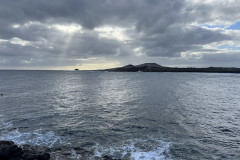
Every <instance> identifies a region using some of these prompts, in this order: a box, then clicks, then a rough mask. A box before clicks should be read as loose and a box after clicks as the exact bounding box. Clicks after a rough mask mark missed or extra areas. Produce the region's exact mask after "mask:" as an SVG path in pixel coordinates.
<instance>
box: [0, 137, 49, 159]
mask: <svg viewBox="0 0 240 160" xmlns="http://www.w3.org/2000/svg"><path fill="white" fill-rule="evenodd" d="M49 159H50V154H49V153H47V152H42V151H39V150H36V149H35V148H34V147H31V146H25V147H23V148H20V147H18V146H17V145H15V144H14V143H13V142H12V141H0V160H49Z"/></svg>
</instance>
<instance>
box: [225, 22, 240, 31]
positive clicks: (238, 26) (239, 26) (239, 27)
mask: <svg viewBox="0 0 240 160" xmlns="http://www.w3.org/2000/svg"><path fill="white" fill-rule="evenodd" d="M227 29H229V30H240V21H239V22H237V23H234V24H232V25H230V26H229V27H228V28H227Z"/></svg>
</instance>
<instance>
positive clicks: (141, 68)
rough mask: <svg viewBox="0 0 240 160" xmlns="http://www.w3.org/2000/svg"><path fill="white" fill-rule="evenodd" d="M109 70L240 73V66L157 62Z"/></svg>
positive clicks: (110, 70)
mask: <svg viewBox="0 0 240 160" xmlns="http://www.w3.org/2000/svg"><path fill="white" fill-rule="evenodd" d="M104 71H109V72H209V73H240V68H226V67H208V68H177V67H165V66H161V65H159V64H157V63H144V64H139V65H132V64H129V65H126V66H123V67H118V68H111V69H105V70H104Z"/></svg>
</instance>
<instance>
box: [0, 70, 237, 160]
mask: <svg viewBox="0 0 240 160" xmlns="http://www.w3.org/2000/svg"><path fill="white" fill-rule="evenodd" d="M239 82H240V74H217V73H214V74H213V73H114V72H81V71H0V93H3V94H4V95H3V96H0V139H2V140H13V141H15V142H16V143H17V144H20V145H22V144H30V145H39V146H49V147H59V146H66V147H70V148H74V147H83V148H86V149H88V150H90V151H91V152H92V155H91V156H89V159H94V158H96V157H101V156H103V155H109V156H111V157H113V158H123V159H151V160H152V159H155V160H160V159H171V160H178V159H196V160H199V159H233V160H234V159H236V160H238V159H240V127H239V124H240V83H239ZM71 157H72V159H81V156H79V155H77V154H76V153H75V152H74V150H73V154H72V155H71Z"/></svg>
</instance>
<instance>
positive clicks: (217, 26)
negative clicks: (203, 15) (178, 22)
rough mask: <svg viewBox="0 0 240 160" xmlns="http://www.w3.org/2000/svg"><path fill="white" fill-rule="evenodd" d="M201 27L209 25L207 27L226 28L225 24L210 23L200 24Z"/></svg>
mask: <svg viewBox="0 0 240 160" xmlns="http://www.w3.org/2000/svg"><path fill="white" fill-rule="evenodd" d="M200 26H201V27H207V28H225V27H226V26H225V25H208V24H203V25H200Z"/></svg>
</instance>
